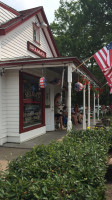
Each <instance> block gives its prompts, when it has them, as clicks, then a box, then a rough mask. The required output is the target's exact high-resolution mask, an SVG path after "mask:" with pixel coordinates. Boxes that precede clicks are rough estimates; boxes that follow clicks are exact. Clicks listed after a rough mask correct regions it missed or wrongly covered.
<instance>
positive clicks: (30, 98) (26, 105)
mask: <svg viewBox="0 0 112 200" xmlns="http://www.w3.org/2000/svg"><path fill="white" fill-rule="evenodd" d="M21 74H22V99H21V101H22V104H21V105H22V108H23V109H22V110H23V112H22V113H21V117H22V120H21V121H22V126H23V130H24V129H26V128H27V129H28V128H30V127H34V126H37V125H42V123H43V105H42V102H43V98H42V89H41V88H40V87H39V78H38V77H35V76H32V75H29V74H27V73H21Z"/></svg>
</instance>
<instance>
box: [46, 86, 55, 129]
mask: <svg viewBox="0 0 112 200" xmlns="http://www.w3.org/2000/svg"><path fill="white" fill-rule="evenodd" d="M45 124H46V131H54V87H53V85H50V84H48V85H47V87H46V88H45Z"/></svg>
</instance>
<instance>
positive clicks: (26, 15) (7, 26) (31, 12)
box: [0, 2, 59, 56]
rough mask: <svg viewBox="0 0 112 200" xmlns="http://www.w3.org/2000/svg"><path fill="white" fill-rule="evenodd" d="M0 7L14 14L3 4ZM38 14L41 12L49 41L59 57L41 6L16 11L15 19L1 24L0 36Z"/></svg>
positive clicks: (0, 3) (11, 9)
mask: <svg viewBox="0 0 112 200" xmlns="http://www.w3.org/2000/svg"><path fill="white" fill-rule="evenodd" d="M0 6H2V7H3V6H5V7H6V9H10V11H15V12H16V10H14V9H13V8H11V7H9V6H7V5H5V4H3V3H2V2H0ZM39 12H41V15H42V17H43V20H44V22H45V23H46V24H47V31H48V33H49V36H50V39H51V41H52V43H53V46H54V48H55V51H56V54H57V56H59V52H58V49H57V46H56V43H55V40H54V38H53V35H52V33H51V30H50V26H49V23H48V20H47V18H46V15H45V12H44V9H43V7H42V6H40V7H36V8H31V9H27V10H23V11H19V12H18V11H17V17H15V18H13V19H11V20H9V21H7V22H6V23H3V24H1V25H0V36H2V35H6V34H7V33H9V32H10V31H12V30H13V29H15V28H16V27H18V26H20V25H21V24H23V23H24V22H25V21H27V20H28V19H30V18H31V17H33V16H35V15H37V14H38V13H39ZM43 32H44V30H43ZM44 34H45V33H44Z"/></svg>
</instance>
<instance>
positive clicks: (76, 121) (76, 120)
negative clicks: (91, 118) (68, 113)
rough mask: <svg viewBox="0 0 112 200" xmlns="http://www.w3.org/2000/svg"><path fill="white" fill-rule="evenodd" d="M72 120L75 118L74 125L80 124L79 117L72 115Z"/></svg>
mask: <svg viewBox="0 0 112 200" xmlns="http://www.w3.org/2000/svg"><path fill="white" fill-rule="evenodd" d="M72 118H73V122H74V124H75V125H77V123H78V119H77V115H73V114H72Z"/></svg>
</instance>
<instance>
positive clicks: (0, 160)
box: [0, 120, 93, 170]
mask: <svg viewBox="0 0 112 200" xmlns="http://www.w3.org/2000/svg"><path fill="white" fill-rule="evenodd" d="M92 121H93V120H91V126H93V123H92ZM82 126H83V125H82V124H78V125H77V126H74V129H75V130H81V129H82ZM66 133H67V131H61V130H58V131H49V132H47V133H46V134H44V135H42V136H39V137H36V138H34V139H32V140H29V141H27V142H23V143H21V144H18V143H5V144H4V145H3V146H0V170H5V169H6V166H7V164H8V162H10V161H11V160H13V159H16V158H17V157H18V156H21V155H24V154H25V153H26V152H28V151H30V150H31V149H32V148H33V147H34V146H36V145H41V144H44V145H48V144H49V143H50V142H51V141H57V140H60V139H61V138H62V137H64V136H65V135H66Z"/></svg>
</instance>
